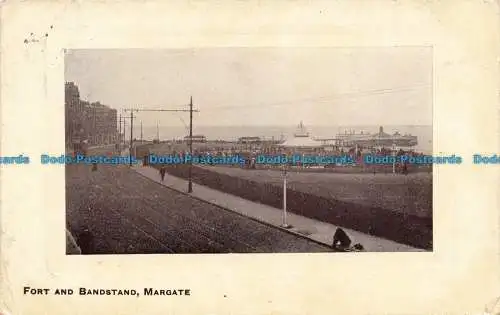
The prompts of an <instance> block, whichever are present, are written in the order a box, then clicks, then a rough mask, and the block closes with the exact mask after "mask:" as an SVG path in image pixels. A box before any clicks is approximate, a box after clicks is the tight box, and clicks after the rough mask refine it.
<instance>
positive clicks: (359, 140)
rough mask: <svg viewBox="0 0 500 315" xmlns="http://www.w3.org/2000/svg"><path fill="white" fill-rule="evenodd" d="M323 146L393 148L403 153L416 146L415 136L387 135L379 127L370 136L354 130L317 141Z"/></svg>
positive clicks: (397, 133) (396, 133)
mask: <svg viewBox="0 0 500 315" xmlns="http://www.w3.org/2000/svg"><path fill="white" fill-rule="evenodd" d="M319 140H320V141H321V142H322V143H323V145H325V146H336V147H343V148H346V147H347V148H349V147H350V148H352V147H356V146H358V147H363V148H369V149H372V148H377V149H380V148H394V149H398V150H399V149H402V150H405V151H412V150H413V148H414V147H415V146H416V145H417V144H418V139H417V137H416V136H412V135H410V134H404V135H401V134H400V133H399V132H397V131H396V132H395V133H394V134H392V135H391V134H388V133H386V132H384V128H383V127H382V126H381V127H380V128H379V132H377V133H374V134H370V133H366V132H360V133H356V132H355V131H354V130H350V131H349V132H347V131H345V132H344V133H339V134H337V136H336V137H335V138H330V139H329V138H326V139H325V138H324V139H319Z"/></svg>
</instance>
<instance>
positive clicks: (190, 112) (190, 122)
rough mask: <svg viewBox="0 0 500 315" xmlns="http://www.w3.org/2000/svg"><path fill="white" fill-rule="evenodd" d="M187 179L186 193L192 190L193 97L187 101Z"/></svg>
mask: <svg viewBox="0 0 500 315" xmlns="http://www.w3.org/2000/svg"><path fill="white" fill-rule="evenodd" d="M189 155H190V159H189V181H188V193H192V192H193V176H192V175H193V97H192V96H191V99H190V101H189Z"/></svg>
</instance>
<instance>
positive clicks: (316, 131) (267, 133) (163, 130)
mask: <svg viewBox="0 0 500 315" xmlns="http://www.w3.org/2000/svg"><path fill="white" fill-rule="evenodd" d="M379 127H380V126H375V125H372V126H314V125H311V126H306V130H307V131H308V132H309V134H310V136H311V137H312V138H334V137H335V136H336V135H337V134H339V133H345V131H346V130H347V131H352V130H353V131H355V132H356V133H360V132H361V131H363V133H366V132H369V133H377V132H378V131H379ZM383 128H384V132H386V133H388V134H394V133H395V132H399V133H400V134H401V135H404V134H411V135H413V136H417V141H418V144H417V146H416V147H415V149H416V150H417V151H418V152H422V153H426V154H432V126H422V125H400V126H399V125H392V126H383ZM158 130H159V136H160V139H161V140H176V139H182V138H184V137H185V136H186V135H188V134H189V130H188V129H187V128H185V127H171V126H159V128H158ZM126 132H127V133H128V131H126ZM295 132H297V126H194V127H193V135H204V136H205V137H206V139H207V140H226V141H235V140H237V139H238V138H240V137H260V138H262V139H266V140H271V139H273V138H274V139H275V140H279V139H287V138H289V137H293V134H294V133H295ZM140 133H141V130H140V127H138V128H134V134H135V136H134V137H135V138H136V139H139V138H140ZM142 133H143V135H142V136H143V139H144V140H153V139H156V137H157V128H156V126H144V127H143V130H142ZM127 138H128V134H127Z"/></svg>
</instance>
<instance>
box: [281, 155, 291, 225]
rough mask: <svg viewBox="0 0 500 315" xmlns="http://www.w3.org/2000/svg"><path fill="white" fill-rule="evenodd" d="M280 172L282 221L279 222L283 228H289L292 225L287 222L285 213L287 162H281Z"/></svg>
mask: <svg viewBox="0 0 500 315" xmlns="http://www.w3.org/2000/svg"><path fill="white" fill-rule="evenodd" d="M281 174H282V176H283V218H282V220H283V222H282V224H281V227H282V228H285V229H289V228H291V227H292V226H291V225H289V224H288V223H287V215H286V188H287V184H286V177H287V164H283V166H282V172H281Z"/></svg>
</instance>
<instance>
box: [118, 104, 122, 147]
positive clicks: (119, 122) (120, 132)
mask: <svg viewBox="0 0 500 315" xmlns="http://www.w3.org/2000/svg"><path fill="white" fill-rule="evenodd" d="M118 124H119V126H118V139H117V143H118V154H120V153H121V151H122V113H120V118H119V119H118Z"/></svg>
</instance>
